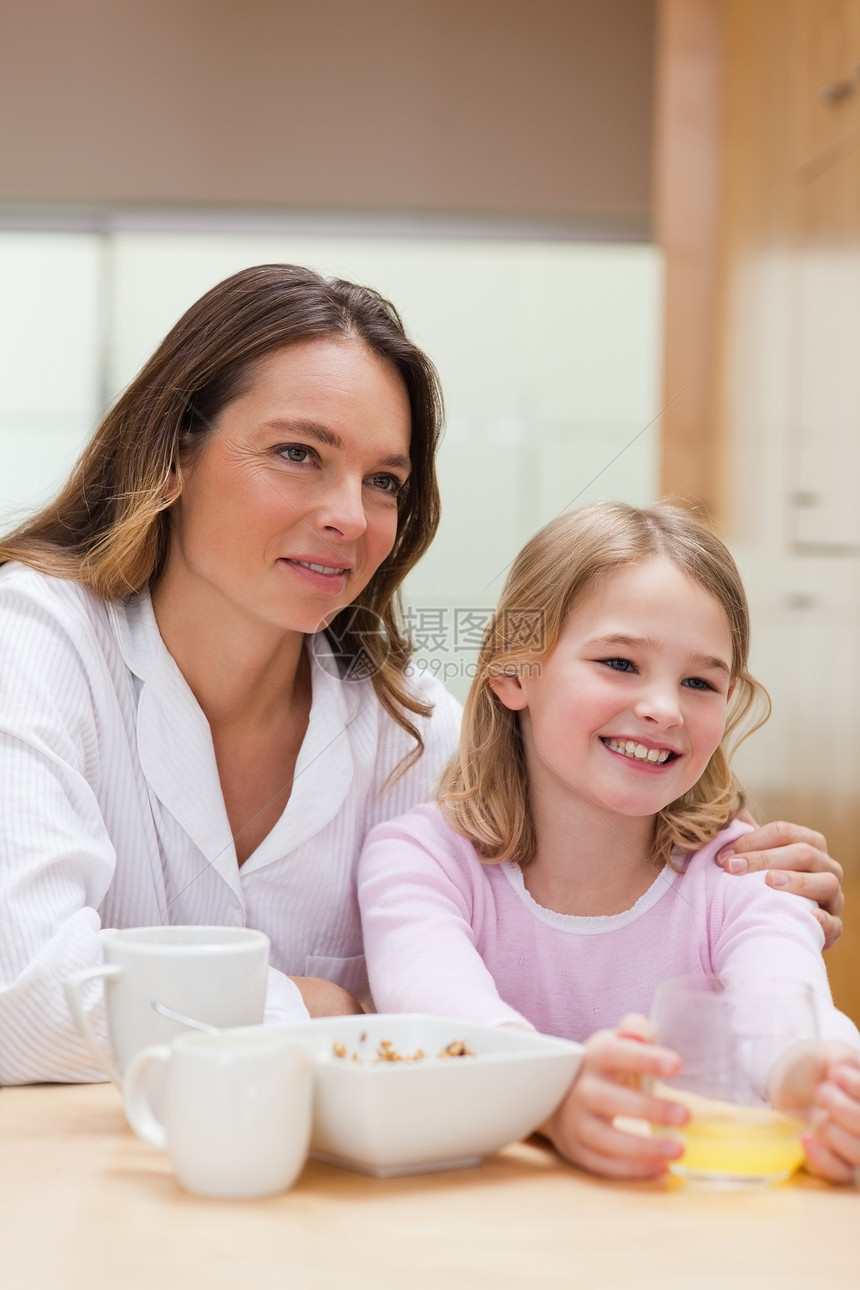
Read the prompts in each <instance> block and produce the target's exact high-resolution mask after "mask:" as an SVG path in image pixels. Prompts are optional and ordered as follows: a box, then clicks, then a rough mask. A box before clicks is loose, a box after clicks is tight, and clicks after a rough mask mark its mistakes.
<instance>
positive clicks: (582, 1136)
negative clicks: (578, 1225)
mask: <svg viewBox="0 0 860 1290" xmlns="http://www.w3.org/2000/svg"><path fill="white" fill-rule="evenodd" d="M640 1022H641V1023H644V1025H645V1026H647V1022H645V1021H644V1018H636V1019H634V1018H632V1017H631V1018H625V1019H624V1021H623V1022H622V1023H621V1026H620V1027H619V1029H618V1030H617V1031H614V1030H601V1031H598V1032H597V1034H595V1035H592V1036H591V1038H590V1039H588V1040H587V1041H586V1044H585V1056H584V1058H583V1062H582V1066H581V1067H580V1069H579V1073H578V1075H577V1077H576V1079H575V1080H574V1082H573V1084H572V1085H571V1087H570V1090H569V1092H568V1094H567V1096H566V1097H565V1099H564V1101H563V1102H562V1104H561V1105H560V1106H559V1107H558V1109H557V1110H556V1111H555V1113H554V1114H553V1115H552V1116H551V1117H550V1118H549V1120H547V1122H546V1123H545V1124H544V1125H543V1126H542V1128H541V1132H542V1133H543V1134H544V1136H545V1137H547V1138H549V1140H550V1142H552V1144H553V1146H554V1147H555V1149H556V1150H557V1151H558V1153H559V1155H561V1156H564V1158H565V1160H568V1161H570V1162H571V1164H575V1165H579V1166H580V1167H581V1168H583V1169H587V1170H589V1171H590V1172H591V1173H595V1174H601V1175H603V1176H604V1177H607V1178H627V1179H636V1178H640V1179H641V1178H659V1177H660V1176H661V1175H663V1174H664V1173H665V1172H666V1167H667V1165H668V1163H669V1161H670V1160H675V1159H677V1157H678V1156H680V1155H681V1152H682V1150H683V1148H682V1145H681V1143H680V1142H679V1141H677V1140H676V1139H674V1138H670V1137H663V1136H661V1135H660V1134H652V1133H651V1132H650V1126H651V1125H657V1126H659V1125H671V1126H675V1127H677V1126H678V1125H680V1124H683V1123H684V1122H685V1121H686V1120H687V1119H688V1118H689V1113H688V1112H687V1110H686V1109H685V1108H684V1107H682V1106H681V1105H680V1103H678V1102H670V1101H667V1100H665V1099H664V1098H659V1097H654V1096H653V1095H651V1094H650V1093H649V1092H647V1091H646V1090H645V1088H644V1087H643V1085H644V1084H647V1083H648V1082H649V1080H650V1079H653V1078H660V1077H661V1076H662V1077H666V1076H669V1075H674V1074H675V1073H676V1072H677V1071H678V1069H679V1068H680V1064H681V1063H680V1059H679V1058H678V1056H677V1054H676V1053H673V1052H670V1051H669V1049H667V1048H658V1047H657V1045H656V1044H653V1043H650V1042H648V1041H647V1040H644V1039H640V1038H638V1035H639V1034H641V1033H643V1027H642V1026H640V1024H638V1023H640ZM631 1036H634V1037H631ZM619 1116H620V1117H623V1118H624V1119H626V1120H631V1121H638V1124H637V1125H636V1126H635V1127H634V1126H633V1125H631V1126H630V1130H631V1131H628V1129H625V1128H622V1127H620V1126H619V1125H618V1124H616V1123H614V1121H615V1120H616V1118H617V1117H619ZM637 1130H638V1131H637Z"/></svg>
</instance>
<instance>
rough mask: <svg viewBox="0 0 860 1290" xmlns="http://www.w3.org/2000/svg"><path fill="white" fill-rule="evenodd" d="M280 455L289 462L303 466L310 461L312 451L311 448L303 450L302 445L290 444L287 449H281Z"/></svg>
mask: <svg viewBox="0 0 860 1290" xmlns="http://www.w3.org/2000/svg"><path fill="white" fill-rule="evenodd" d="M280 454H281V456H282V457H285V458H286V460H287V461H295V462H297V463H298V464H299V465H301V464H302V463H303V462H305V461H309V460H310V455H311V450H310V448H303V447H302V446H301V444H298V443H290V444H287V446H286V448H281V449H280Z"/></svg>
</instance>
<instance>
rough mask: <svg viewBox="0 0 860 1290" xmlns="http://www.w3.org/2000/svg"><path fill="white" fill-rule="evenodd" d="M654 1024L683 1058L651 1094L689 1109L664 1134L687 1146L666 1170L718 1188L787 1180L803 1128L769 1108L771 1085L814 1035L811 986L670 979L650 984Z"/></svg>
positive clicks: (663, 1039) (666, 1043)
mask: <svg viewBox="0 0 860 1290" xmlns="http://www.w3.org/2000/svg"><path fill="white" fill-rule="evenodd" d="M651 1020H652V1023H653V1025H654V1030H655V1038H656V1040H657V1043H659V1044H661V1045H663V1046H664V1047H666V1048H671V1049H674V1051H675V1052H676V1053H678V1054H679V1055H680V1057H681V1060H682V1062H683V1065H682V1068H681V1072H680V1074H678V1075H677V1076H675V1077H674V1078H672V1079H670V1080H665V1081H663V1082H662V1083H661V1085H660V1086H659V1088H658V1090H656V1091H658V1092H659V1093H660V1094H661V1095H662V1096H664V1097H669V1098H673V1099H674V1100H676V1101H678V1102H682V1103H683V1104H684V1105H685V1106H687V1107H688V1108H689V1110H690V1112H691V1118H690V1120H689V1122H688V1123H687V1124H686V1125H684V1126H683V1127H682V1128H680V1129H672V1130H669V1132H671V1134H672V1136H674V1137H678V1138H680V1139H681V1141H682V1142H683V1143H684V1154H683V1156H682V1157H681V1158H680V1159H679V1160H677V1161H673V1162H672V1164H671V1165H670V1166H669V1168H670V1170H671V1172H672V1173H673V1174H676V1175H677V1176H678V1177H679V1178H685V1179H687V1180H690V1181H695V1182H703V1183H710V1184H713V1185H718V1186H724V1187H725V1186H736V1185H749V1184H755V1183H772V1182H779V1181H781V1180H782V1179H784V1178H788V1177H789V1176H790V1175H791V1174H792V1173H793V1172H794V1170H795V1169H796V1168H797V1167H798V1165H799V1164H800V1163H801V1161H802V1160H803V1148H802V1146H801V1142H800V1136H801V1134H802V1133H803V1131H804V1128H805V1127H806V1126H805V1124H804V1123H803V1122H802V1120H800V1119H797V1118H794V1117H790V1116H787V1115H783V1114H781V1113H780V1112H779V1111H776V1110H774V1109H773V1107H772V1106H771V1105H770V1102H769V1099H768V1091H767V1090H768V1081H769V1077H770V1075H771V1072H772V1070H773V1068H774V1065H775V1063H776V1062H777V1061H778V1060H779V1059H780V1058H781V1057H784V1056H785V1055H786V1053H787V1052H788V1050H789V1049H791V1048H792V1047H793V1046H795V1045H798V1044H800V1043H803V1042H805V1041H809V1040H814V1039H816V1038H817V1037H818V1026H817V1020H816V1012H815V1000H814V996H813V993H812V990H811V989H810V987H809V986H808V985H805V984H803V983H801V982H799V981H792V980H788V979H775V978H771V979H767V978H759V979H757V980H750V979H746V978H745V979H740V978H737V977H717V976H684V977H673V978H670V979H669V980H667V981H663V982H661V983H660V985H658V986H657V989H656V991H655V993H654V1002H653V1006H652V1012H651Z"/></svg>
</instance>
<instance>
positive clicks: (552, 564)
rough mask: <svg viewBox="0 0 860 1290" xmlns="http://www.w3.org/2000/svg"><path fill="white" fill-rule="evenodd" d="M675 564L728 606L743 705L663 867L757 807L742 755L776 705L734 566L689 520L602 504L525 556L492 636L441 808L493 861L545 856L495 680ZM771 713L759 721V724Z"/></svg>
mask: <svg viewBox="0 0 860 1290" xmlns="http://www.w3.org/2000/svg"><path fill="white" fill-rule="evenodd" d="M657 556H659V557H662V558H664V559H666V560H669V561H671V563H672V564H674V565H675V566H676V567H677V568H678V569H680V570H681V571H682V572H683V573H685V574H686V575H687V577H688V578H691V579H692V580H693V582H696V583H698V584H699V585H700V586H702V587H704V589H705V590H706V591H708V592H709V593H710V594H711V595H712V596H714V598H715V599H716V600H717V601H718V602H719V604H720V605H721V606H722V609H723V611H724V613H725V615H726V619H727V622H728V625H729V630H730V633H731V640H732V665H731V680H732V685H733V688H732V696H731V700H730V703H729V712H728V720H727V722H726V729H725V733H724V735H723V739H722V741H721V743H720V746H719V748H717V750H716V752H715V753H714V754H713V756H712V757H711V759H710V761H709V763H708V765H707V767H706V768H705V771H704V773H703V775H702V777H701V778H700V779H699V781H698V783H697V784H694V785H693V787H692V788H691V789H690V790H689V791H688V792H687V793H685V794H684V796H683V797H680V798H678V800H677V801H675V802H671V803H670V804H669V805H668V806H666V807H665V808H664V809H663V810H662V811H660V812H659V813H658V815H657V820H656V826H655V832H654V842H653V852H652V858H653V859H654V860H655V861H657V862H659V863H664V862H666V861H668V860H669V859H670V858H671V854H672V852H673V850H676V849H678V850H681V851H693V850H696V849H697V848H698V847H700V846H703V845H704V843H705V842H707V841H709V840H710V839H711V838H713V837H715V836H716V834H717V833H718V832H719V830H720V829H721V828H722V827H723V826H724V825H725V824H726V823H727V822H728V821H729V820H730V819H732V818H733V817H734V816H735V815H736V814H737V813H738V811H740V810H741V809H742V808H743V807H744V805H745V803H746V797H745V794H744V790H743V788H742V787H741V785H740V784H739V782H738V781H737V780H736V778H735V776H734V774H733V773H732V770H731V768H730V765H729V759H730V755H731V752H732V751H733V750H734V748H735V747H736V746H737V744H738V743H740V742H741V740H742V739H744V738H746V736H747V735H748V734H751V733H752V731H753V730H755V729H757V728H758V726H760V725H761V724H762V722H763V721H765V720H766V719H767V716H768V714H769V712H770V700H769V699H768V697H767V694H766V692H765V691H764V689H763V688H762V686H760V685H759V683H758V682H757V681H756V680H755V679H754V677H752V676H751V675H750V673H749V671H748V670H747V663H748V658H749V648H750V620H749V609H748V607H747V600H746V595H745V594H744V589H743V584H742V582H741V578H740V574H739V573H738V570H737V567H736V565H735V562H734V560H733V559H732V557H731V554H730V553H729V551H728V550H727V548H726V547H725V546H724V545H723V543H722V542H721V541H720V540H719V538H718V537H716V536H715V535H714V533H712V532H711V530H710V529H709V528H708V527H707V526H706V525H705V524H703V523H702V522H701V520H698V519H697V518H696V517H695V516H693V515H692V514H690V513H689V512H688V511H684V510H680V509H676V508H674V507H671V506H653V507H650V508H639V507H635V506H627V505H625V504H623V503H617V502H599V503H596V504H595V505H593V506H586V507H583V508H582V509H580V510H577V511H570V512H568V513H567V514H565V515H562V516H560V517H559V518H558V519H556V520H553V521H552V523H550V524H548V525H547V526H546V527H545V528H543V529H541V531H540V532H539V533H538V534H536V536H535V537H533V538H532V539H531V541H530V542H528V543H527V544H526V545H525V547H524V548H523V549H522V551H521V552H520V554H519V555H518V556H517V558H516V560H515V561H514V564H513V566H512V568H511V572H510V574H509V576H508V580H507V582H506V583H505V587H504V590H503V591H502V596H501V600H500V602H499V606H498V608H497V610H496V612H495V614H494V616H493V618H492V620H491V621H490V623H489V625H488V627H487V630H486V632H485V634H484V640H483V644H482V647H481V652H480V654H479V656H478V662H477V668H476V675H475V679H474V681H473V682H472V686H471V688H470V690H469V695H468V698H467V700H466V709H465V713H464V716H463V725H462V733H461V737H460V750H459V752H458V754H457V755H456V756H455V757H454V759H453V760H452V761H451V763H450V765H449V766H448V768H447V770H446V772H445V775H444V776H443V779H442V785H441V788H440V793H439V801H440V803H441V806H442V810H443V812H444V814H445V816H446V818H447V819H448V821H449V822H450V824H451V825H452V827H453V828H454V829H456V831H457V832H458V833H460V834H461V835H462V836H463V837H465V838H468V840H469V841H470V842H471V843H472V844H473V846H474V847H475V849H476V851H477V852H478V854H479V855H480V856H481V858H482V859H484V860H487V861H499V860H514V861H516V862H517V863H519V864H521V865H525V864H528V862H529V861H530V860H531V859H532V857H533V856H534V852H535V847H536V845H537V838H536V835H535V827H534V820H533V817H532V812H531V807H530V803H529V792H528V778H527V773H526V763H525V756H524V751H523V746H522V739H521V736H520V730H519V724H518V722H517V720H516V717H515V714H514V713H512V712H510V711H509V710H508V709H507V708H506V707H505V706H504V704H503V703H502V701H501V700H500V699H499V698H498V697H497V696H496V694H495V693H494V692H493V690H492V688H491V685H490V682H491V680H492V679H493V677H494V676H499V675H500V674H502V673H505V672H517V671H519V670H520V669H523V668H527V667H528V668H535V667H539V666H540V663H541V661H542V660H544V659H547V658H549V656H550V654H551V653H552V652H553V650H554V649H555V647H556V645H557V643H558V638H559V635H560V633H561V629H562V627H563V625H564V621H565V619H566V618H567V615H568V614H569V613H570V612H571V610H572V609H573V608H574V607H575V606H576V605H577V604H578V603H579V602H580V601H581V600H582V599H583V598H584V597H585V596H586V595H587V594H588V592H589V591H591V590H592V589H593V588H595V587H597V586H598V585H599V584H600V582H601V581H603V580H606V579H607V578H609V577H611V575H612V573H613V572H614V571H615V570H617V569H619V568H622V567H624V566H625V565H630V564H638V563H642V562H643V561H645V560H649V559H653V558H654V557H657ZM756 707H760V708H762V707H763V708H764V711H763V714H762V715H761V717H760V718H759V719H757V720H756V719H751V720H747V718H750V717H751V714H752V712H753V709H754V708H756Z"/></svg>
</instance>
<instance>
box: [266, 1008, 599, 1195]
mask: <svg viewBox="0 0 860 1290" xmlns="http://www.w3.org/2000/svg"><path fill="white" fill-rule="evenodd" d="M284 1029H287V1030H289V1031H290V1033H291V1034H295V1035H296V1037H297V1038H302V1039H310V1040H312V1041H313V1043H312V1047H313V1051H314V1053H315V1055H316V1059H317V1060H316V1067H315V1072H314V1117H313V1131H312V1136H311V1154H312V1155H314V1156H315V1157H316V1158H317V1159H318V1160H325V1161H328V1162H330V1163H332V1164H337V1165H341V1166H344V1167H345V1168H347V1169H357V1170H359V1171H361V1172H363V1173H368V1174H374V1175H376V1176H377V1177H380V1178H392V1177H396V1176H398V1175H401V1174H415V1173H429V1172H431V1171H434V1170H438V1169H457V1168H462V1167H464V1166H467V1165H476V1164H478V1163H479V1161H480V1160H481V1158H482V1157H483V1156H485V1155H487V1154H488V1153H489V1152H492V1151H498V1150H500V1148H502V1147H504V1146H507V1145H508V1143H511V1142H516V1141H517V1140H518V1139H520V1138H522V1137H525V1136H527V1135H528V1134H529V1133H532V1132H533V1131H534V1130H535V1129H536V1128H537V1127H538V1126H539V1125H540V1124H542V1123H543V1121H544V1120H545V1119H546V1117H547V1116H548V1115H550V1114H551V1112H552V1111H554V1110H555V1108H556V1107H557V1106H558V1104H559V1102H560V1101H561V1099H562V1098H563V1097H564V1094H565V1093H566V1092H567V1089H568V1087H569V1086H570V1083H571V1081H572V1080H573V1077H574V1075H575V1074H576V1072H577V1070H578V1069H579V1065H580V1062H581V1060H582V1047H581V1045H579V1044H574V1043H571V1042H569V1041H568V1040H565V1039H554V1038H552V1037H550V1036H548V1035H539V1034H529V1033H527V1032H525V1031H514V1030H500V1029H498V1028H496V1027H494V1026H482V1025H476V1024H474V1023H470V1022H463V1021H455V1020H451V1019H449V1018H446V1017H430V1016H421V1015H417V1014H416V1015H400V1014H382V1013H380V1014H372V1015H368V1016H356V1017H320V1018H317V1019H316V1020H313V1021H309V1022H300V1023H295V1024H291V1025H289V1026H286V1027H284ZM457 1040H463V1041H464V1042H465V1044H466V1046H467V1047H468V1048H469V1049H470V1050H471V1053H472V1054H473V1055H472V1056H463V1057H451V1056H440V1054H441V1052H442V1050H443V1049H444V1048H446V1047H447V1046H448V1045H449V1044H451V1043H452V1042H454V1041H457ZM383 1041H385V1042H386V1043H388V1044H390V1045H391V1048H392V1049H393V1050H394V1052H396V1053H398V1054H400V1055H401V1057H407V1056H410V1055H411V1054H413V1053H415V1052H416V1051H417V1050H421V1052H422V1053H423V1054H424V1056H423V1057H421V1058H419V1059H417V1060H412V1061H406V1060H400V1061H391V1060H389V1061H380V1060H377V1059H376V1058H377V1053H378V1051H379V1050H380V1048H382V1045H383ZM340 1054H343V1055H340Z"/></svg>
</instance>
